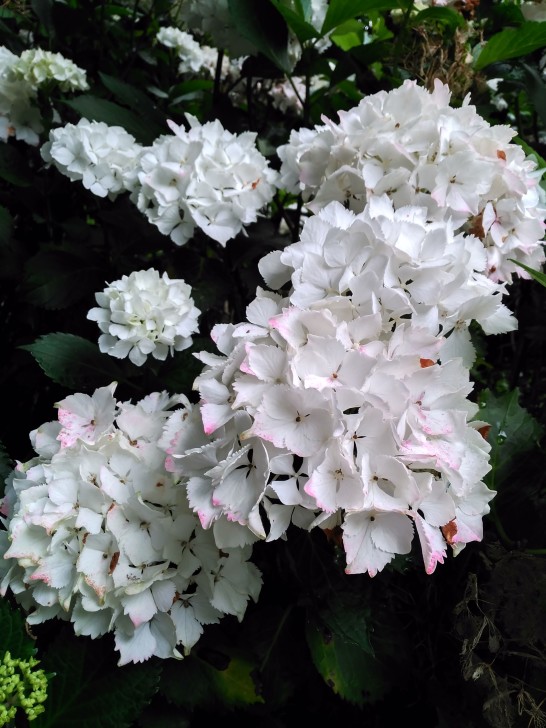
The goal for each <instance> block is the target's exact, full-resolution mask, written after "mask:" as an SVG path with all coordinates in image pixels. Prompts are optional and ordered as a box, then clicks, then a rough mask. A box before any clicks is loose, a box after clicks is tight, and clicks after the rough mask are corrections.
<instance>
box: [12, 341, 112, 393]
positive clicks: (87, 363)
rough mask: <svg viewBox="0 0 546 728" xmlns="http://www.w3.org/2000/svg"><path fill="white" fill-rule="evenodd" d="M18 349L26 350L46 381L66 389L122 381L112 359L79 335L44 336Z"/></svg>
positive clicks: (93, 386) (85, 387) (88, 387)
mask: <svg viewBox="0 0 546 728" xmlns="http://www.w3.org/2000/svg"><path fill="white" fill-rule="evenodd" d="M19 348H20V349H24V350H25V351H29V352H30V353H31V354H32V356H33V357H34V358H35V359H36V361H37V362H38V364H39V365H40V366H41V368H42V369H43V371H44V372H45V374H46V375H47V376H48V377H49V378H50V379H52V380H53V381H54V382H56V383H57V384H61V385H63V386H64V387H67V388H69V389H80V388H82V389H93V388H95V387H101V386H106V385H108V384H110V382H114V381H122V380H124V376H123V373H122V371H121V368H120V367H119V366H118V365H117V364H116V363H115V362H114V361H113V360H112V358H111V357H110V356H108V355H107V354H101V353H100V351H99V348H98V346H97V345H96V344H92V343H91V342H90V341H88V340H87V339H83V338H82V337H81V336H74V334H64V333H54V334H46V335H45V336H41V337H40V338H39V339H37V340H36V341H35V342H34V343H33V344H28V345H26V346H20V347H19Z"/></svg>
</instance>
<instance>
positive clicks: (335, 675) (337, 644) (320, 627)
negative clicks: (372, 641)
mask: <svg viewBox="0 0 546 728" xmlns="http://www.w3.org/2000/svg"><path fill="white" fill-rule="evenodd" d="M306 638H307V644H308V645H309V649H310V651H311V658H312V660H313V663H314V665H315V667H316V668H317V670H318V671H319V673H320V674H321V675H322V678H323V679H324V681H325V682H326V684H327V685H328V686H329V687H330V688H331V689H332V690H333V691H334V693H336V694H337V695H339V696H340V697H341V698H343V699H344V700H347V701H349V702H350V703H354V704H355V705H364V704H365V703H373V702H375V701H377V700H379V699H380V698H382V697H383V696H384V695H385V694H386V692H387V690H388V689H389V688H390V685H389V684H388V681H387V679H386V676H385V675H384V670H383V669H382V667H381V665H380V664H379V663H378V662H377V660H376V659H375V658H374V657H373V656H372V655H370V653H369V652H367V651H365V650H363V649H361V648H360V647H358V646H357V645H355V644H354V643H352V642H347V641H345V640H344V639H343V638H342V637H341V635H340V634H335V633H333V632H332V631H331V630H330V629H329V628H328V627H327V626H326V625H325V624H324V623H323V622H322V621H321V620H319V619H317V618H314V617H311V618H310V619H309V620H308V621H307V624H306Z"/></svg>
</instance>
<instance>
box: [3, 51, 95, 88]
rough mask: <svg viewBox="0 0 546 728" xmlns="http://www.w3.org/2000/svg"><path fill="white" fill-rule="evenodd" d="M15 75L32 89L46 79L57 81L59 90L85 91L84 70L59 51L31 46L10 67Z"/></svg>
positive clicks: (86, 86)
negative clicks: (54, 51)
mask: <svg viewBox="0 0 546 728" xmlns="http://www.w3.org/2000/svg"><path fill="white" fill-rule="evenodd" d="M12 72H13V73H14V74H15V76H16V77H18V78H20V79H22V80H24V81H26V82H27V83H28V84H29V85H30V86H31V87H32V88H33V89H37V88H39V87H40V86H41V85H42V84H44V83H47V82H48V81H57V83H58V84H59V88H60V89H61V91H87V89H88V88H89V84H88V83H87V78H86V74H85V71H84V70H83V69H82V68H79V67H78V66H77V65H76V64H75V63H74V62H73V61H71V60H69V59H68V58H65V57H64V56H63V55H61V54H60V53H52V52H51V51H44V50H42V49H41V48H32V49H29V50H26V51H23V52H22V53H21V56H20V57H19V59H18V60H17V61H16V63H15V64H14V65H13V67H12Z"/></svg>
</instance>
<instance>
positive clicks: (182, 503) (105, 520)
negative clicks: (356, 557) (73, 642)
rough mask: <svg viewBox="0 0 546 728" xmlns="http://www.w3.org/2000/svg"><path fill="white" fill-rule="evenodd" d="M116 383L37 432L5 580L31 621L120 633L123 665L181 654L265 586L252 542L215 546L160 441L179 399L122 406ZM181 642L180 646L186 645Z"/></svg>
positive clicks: (19, 478)
mask: <svg viewBox="0 0 546 728" xmlns="http://www.w3.org/2000/svg"><path fill="white" fill-rule="evenodd" d="M114 389H115V385H110V386H109V387H104V388H101V389H98V390H96V392H95V393H94V394H93V396H89V395H85V394H74V395H71V396H69V397H67V398H66V399H64V400H63V401H62V402H59V403H58V405H57V407H58V409H59V414H58V418H59V420H58V422H51V423H46V424H45V425H43V426H42V427H40V428H38V429H37V430H35V431H33V432H32V433H31V440H32V443H33V446H34V448H35V450H36V452H37V453H38V457H36V458H34V459H33V460H31V461H30V462H28V463H24V464H19V465H18V466H17V468H16V470H15V471H14V473H13V474H12V477H11V478H10V479H9V480H8V483H7V488H6V494H5V497H4V499H3V502H2V508H1V512H2V513H3V515H4V518H3V519H2V521H3V523H4V525H5V526H6V527H7V532H5V531H3V532H1V533H0V539H1V549H2V553H3V554H4V564H3V565H0V568H1V570H2V572H3V578H2V579H1V581H0V593H1V594H2V595H5V594H6V591H7V589H8V587H9V588H10V589H11V591H12V592H13V593H14V594H15V597H16V598H17V600H18V601H19V602H20V603H21V604H22V606H23V607H24V608H25V609H27V610H30V612H29V614H28V616H27V620H28V622H29V623H30V624H37V623H41V622H43V621H45V620H48V619H51V618H54V617H58V618H60V619H65V620H70V621H71V622H72V623H73V626H74V631H75V632H76V634H78V635H88V636H90V637H92V638H96V637H99V636H100V635H103V634H106V633H107V632H113V633H114V635H115V642H116V648H117V650H118V651H119V653H120V658H119V664H125V663H128V662H140V661H143V660H146V659H148V658H149V657H151V656H152V655H155V656H157V657H161V658H167V657H183V655H184V653H187V652H188V651H189V650H190V649H191V647H192V646H193V645H194V644H195V643H196V642H197V641H198V639H199V637H200V635H201V634H202V631H203V625H206V624H211V623H215V622H218V620H219V619H220V618H221V617H222V616H223V615H224V614H230V615H235V616H236V617H237V618H238V619H239V620H240V619H242V617H243V615H244V613H245V610H246V606H247V603H248V600H249V599H250V598H252V599H254V600H256V599H257V597H258V594H259V591H260V587H261V576H260V574H259V571H258V569H257V568H256V567H255V566H254V565H253V564H252V563H250V562H249V561H248V558H249V556H250V548H251V547H250V546H245V547H242V548H238V547H233V548H231V547H224V548H222V549H221V550H220V549H219V548H218V546H217V545H216V544H215V542H214V537H213V533H212V531H205V530H204V529H203V528H202V527H201V525H200V523H199V521H198V519H197V518H196V516H195V515H194V514H193V513H192V511H191V509H190V508H189V506H188V502H187V496H186V490H185V488H184V487H182V486H181V485H180V483H179V478H178V477H176V476H175V475H173V474H171V473H169V472H167V471H166V470H165V467H164V462H165V457H164V452H163V451H162V450H161V449H160V448H159V447H158V442H159V440H160V438H161V436H162V431H163V428H164V425H165V422H166V419H167V418H168V417H169V416H170V415H171V414H172V408H173V407H178V406H179V407H181V411H182V413H183V412H184V411H185V409H186V408H188V407H189V403H188V402H187V400H186V399H185V397H183V396H182V395H180V396H176V397H170V396H169V395H168V394H167V393H165V392H163V393H154V394H151V395H149V396H147V397H145V398H144V399H142V400H140V401H139V402H137V403H136V404H132V403H130V402H116V401H115V399H114V396H113V393H114ZM179 647H180V648H181V651H180V649H179Z"/></svg>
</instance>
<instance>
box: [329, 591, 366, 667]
mask: <svg viewBox="0 0 546 728" xmlns="http://www.w3.org/2000/svg"><path fill="white" fill-rule="evenodd" d="M320 618H321V620H322V621H323V622H324V624H325V625H326V626H327V627H328V628H329V629H330V630H331V631H332V633H333V634H335V635H338V636H339V637H341V639H343V640H344V641H345V642H348V643H349V644H353V645H356V646H357V647H359V648H360V649H362V650H364V652H367V653H368V654H370V655H373V654H374V650H373V647H372V644H371V642H370V629H371V627H370V610H369V608H368V607H367V606H366V605H363V602H362V597H361V596H360V595H358V594H353V593H352V592H339V593H334V595H333V597H332V598H331V599H330V600H329V602H328V604H327V605H326V606H325V607H323V608H322V609H321V610H320Z"/></svg>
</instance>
